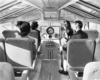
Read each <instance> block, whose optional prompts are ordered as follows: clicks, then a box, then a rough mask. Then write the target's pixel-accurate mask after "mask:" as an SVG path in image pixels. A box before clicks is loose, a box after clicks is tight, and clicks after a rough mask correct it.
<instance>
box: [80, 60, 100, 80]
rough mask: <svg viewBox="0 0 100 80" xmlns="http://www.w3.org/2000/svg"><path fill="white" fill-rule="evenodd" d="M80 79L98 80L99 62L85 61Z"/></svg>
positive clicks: (99, 78)
mask: <svg viewBox="0 0 100 80" xmlns="http://www.w3.org/2000/svg"><path fill="white" fill-rule="evenodd" d="M82 80H100V62H90V63H87V64H86V66H85V68H84V74H83V79H82Z"/></svg>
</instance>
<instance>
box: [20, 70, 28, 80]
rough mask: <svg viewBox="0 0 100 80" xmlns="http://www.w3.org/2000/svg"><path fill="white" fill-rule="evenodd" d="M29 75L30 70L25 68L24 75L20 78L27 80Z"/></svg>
mask: <svg viewBox="0 0 100 80" xmlns="http://www.w3.org/2000/svg"><path fill="white" fill-rule="evenodd" d="M28 76H29V70H24V71H23V72H22V76H21V78H20V80H27V78H28Z"/></svg>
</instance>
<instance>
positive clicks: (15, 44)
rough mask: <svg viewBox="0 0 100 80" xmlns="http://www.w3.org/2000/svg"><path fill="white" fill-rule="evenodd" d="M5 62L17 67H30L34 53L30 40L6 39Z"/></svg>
mask: <svg viewBox="0 0 100 80" xmlns="http://www.w3.org/2000/svg"><path fill="white" fill-rule="evenodd" d="M5 48H6V54H7V62H9V63H10V64H11V65H12V66H17V67H32V63H33V61H34V60H35V56H36V53H33V49H32V40H30V39H28V38H7V39H6V41H5Z"/></svg>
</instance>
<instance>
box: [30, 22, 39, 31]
mask: <svg viewBox="0 0 100 80" xmlns="http://www.w3.org/2000/svg"><path fill="white" fill-rule="evenodd" d="M37 27H38V22H36V21H33V22H32V24H31V28H32V30H35V29H36V28H37Z"/></svg>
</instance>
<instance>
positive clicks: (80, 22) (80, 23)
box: [75, 20, 83, 29]
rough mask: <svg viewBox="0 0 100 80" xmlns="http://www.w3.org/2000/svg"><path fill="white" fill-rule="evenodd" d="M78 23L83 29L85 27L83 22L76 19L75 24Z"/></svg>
mask: <svg viewBox="0 0 100 80" xmlns="http://www.w3.org/2000/svg"><path fill="white" fill-rule="evenodd" d="M76 23H78V24H79V28H80V29H81V28H82V27H83V23H82V21H80V20H77V21H75V24H76Z"/></svg>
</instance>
